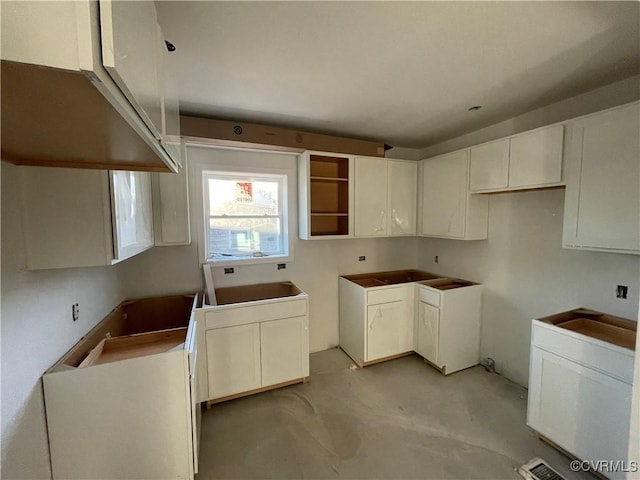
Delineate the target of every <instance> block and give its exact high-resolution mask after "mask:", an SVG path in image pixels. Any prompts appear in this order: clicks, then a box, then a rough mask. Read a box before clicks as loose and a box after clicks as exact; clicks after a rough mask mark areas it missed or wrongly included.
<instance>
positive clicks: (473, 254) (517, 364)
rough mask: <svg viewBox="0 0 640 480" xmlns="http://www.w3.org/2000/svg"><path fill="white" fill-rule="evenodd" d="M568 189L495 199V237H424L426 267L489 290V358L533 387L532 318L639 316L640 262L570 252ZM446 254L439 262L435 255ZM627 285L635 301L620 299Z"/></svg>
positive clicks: (485, 331)
mask: <svg viewBox="0 0 640 480" xmlns="http://www.w3.org/2000/svg"><path fill="white" fill-rule="evenodd" d="M563 209H564V190H548V191H532V192H519V193H506V194H501V195H492V196H490V198H489V238H488V240H480V241H471V242H464V241H456V240H444V239H431V238H421V239H420V243H419V245H418V257H419V266H420V267H421V268H423V269H425V270H429V271H433V272H435V273H442V274H446V275H455V276H459V277H462V278H466V279H469V280H473V281H477V282H480V283H482V284H483V285H484V291H483V297H482V300H483V306H482V319H481V328H482V334H481V342H480V343H481V356H482V357H483V358H484V357H491V358H493V359H494V360H495V361H496V369H497V370H498V371H499V372H500V373H502V374H504V375H505V376H506V377H507V378H510V379H511V380H513V381H515V382H517V383H519V384H520V385H523V386H526V385H527V384H528V378H529V348H530V329H531V319H533V318H539V317H542V316H545V315H549V314H551V313H555V312H561V311H564V310H569V309H572V308H576V307H587V308H592V309H594V310H600V311H603V312H607V313H610V314H613V315H618V316H621V317H625V318H630V319H637V316H638V292H639V289H640V258H638V256H636V255H623V254H615V253H601V252H588V251H579V250H569V249H563V248H562V215H563ZM436 255H437V256H438V263H436V262H435V256H436ZM617 285H627V286H628V287H629V297H628V298H627V299H626V300H621V299H618V298H616V286H617Z"/></svg>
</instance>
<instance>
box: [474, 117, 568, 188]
mask: <svg viewBox="0 0 640 480" xmlns="http://www.w3.org/2000/svg"><path fill="white" fill-rule="evenodd" d="M563 139H564V126H563V125H551V126H548V127H544V128H539V129H536V130H531V131H529V132H524V133H520V134H518V135H514V136H512V137H509V138H503V139H501V140H496V141H493V142H489V143H485V144H482V145H478V146H475V147H471V148H470V149H469V154H470V175H469V191H470V192H472V193H497V192H508V191H514V190H516V191H518V190H528V189H536V188H549V187H554V186H562V185H564V184H563V183H562V154H563Z"/></svg>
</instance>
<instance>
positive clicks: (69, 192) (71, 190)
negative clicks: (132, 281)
mask: <svg viewBox="0 0 640 480" xmlns="http://www.w3.org/2000/svg"><path fill="white" fill-rule="evenodd" d="M149 175H150V174H149V173H147V172H127V171H103V170H81V169H66V168H49V167H38V168H32V167H23V168H22V171H21V182H22V185H21V191H22V199H21V200H22V209H23V212H24V234H25V243H26V250H27V268H28V269H30V270H40V269H50V268H71V267H92V266H99V265H112V264H114V263H118V262H120V261H122V260H125V259H127V258H130V257H132V256H133V255H136V254H138V253H141V252H143V251H145V250H147V249H149V248H151V247H153V245H154V235H153V212H152V208H151V184H150V176H149Z"/></svg>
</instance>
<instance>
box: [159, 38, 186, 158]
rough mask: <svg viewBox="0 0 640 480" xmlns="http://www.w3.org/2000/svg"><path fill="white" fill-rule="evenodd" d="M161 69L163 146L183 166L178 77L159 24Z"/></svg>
mask: <svg viewBox="0 0 640 480" xmlns="http://www.w3.org/2000/svg"><path fill="white" fill-rule="evenodd" d="M158 36H159V37H160V42H159V44H158V48H159V50H160V51H159V53H158V59H159V67H158V68H159V71H160V75H162V77H161V78H162V79H163V82H161V85H160V89H161V90H160V95H161V97H162V101H161V105H162V146H163V147H164V149H165V150H166V152H167V153H168V154H169V156H170V157H171V158H172V159H173V160H174V161H175V162H176V164H177V165H178V166H183V165H184V164H183V159H182V157H183V155H182V154H183V150H182V147H181V144H180V101H179V99H178V79H177V77H176V75H175V72H172V71H171V70H170V69H169V58H168V57H169V50H167V48H166V44H165V43H164V35H163V34H162V29H161V28H160V26H159V25H158Z"/></svg>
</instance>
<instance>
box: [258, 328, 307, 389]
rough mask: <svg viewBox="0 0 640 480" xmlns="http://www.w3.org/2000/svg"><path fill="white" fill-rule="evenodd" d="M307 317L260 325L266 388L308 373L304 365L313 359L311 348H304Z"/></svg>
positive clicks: (263, 381) (264, 384)
mask: <svg viewBox="0 0 640 480" xmlns="http://www.w3.org/2000/svg"><path fill="white" fill-rule="evenodd" d="M305 318H306V317H294V318H285V319H283V320H273V321H270V322H262V323H261V324H260V346H261V359H262V386H263V387H266V386H269V385H275V384H277V383H282V382H287V381H289V380H295V379H298V378H303V377H305V376H306V375H305V373H304V368H303V366H304V362H308V361H309V351H308V349H307V351H306V352H305V349H304V345H305V342H304V336H305V335H308V333H307V328H306V322H305Z"/></svg>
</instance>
